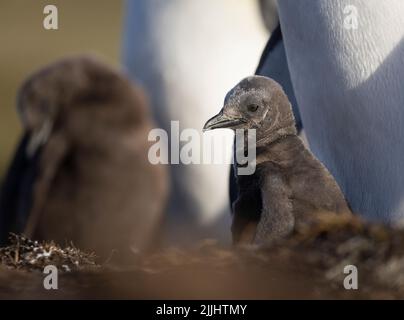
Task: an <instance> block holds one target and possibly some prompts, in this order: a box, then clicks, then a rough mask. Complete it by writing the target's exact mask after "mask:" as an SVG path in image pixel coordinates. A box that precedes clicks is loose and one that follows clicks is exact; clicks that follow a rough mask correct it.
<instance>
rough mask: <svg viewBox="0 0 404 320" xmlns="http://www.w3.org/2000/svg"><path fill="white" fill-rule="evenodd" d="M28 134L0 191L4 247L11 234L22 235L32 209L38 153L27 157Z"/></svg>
mask: <svg viewBox="0 0 404 320" xmlns="http://www.w3.org/2000/svg"><path fill="white" fill-rule="evenodd" d="M28 142H29V134H28V133H26V134H24V136H23V137H22V139H21V142H20V144H19V146H18V148H17V150H16V152H15V155H14V158H13V161H12V162H11V165H10V167H9V169H8V171H7V174H6V176H5V178H4V181H3V183H2V186H1V191H0V245H4V244H6V243H7V240H8V235H9V233H10V232H14V233H21V232H22V231H23V230H24V228H25V224H26V222H27V219H28V216H29V212H30V209H31V205H32V192H33V186H34V181H35V179H36V176H37V174H38V162H39V161H38V160H39V158H40V154H41V150H38V151H37V152H36V153H35V154H34V155H33V156H32V157H31V158H30V157H28V155H27V147H28Z"/></svg>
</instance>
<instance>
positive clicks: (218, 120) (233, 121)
mask: <svg viewBox="0 0 404 320" xmlns="http://www.w3.org/2000/svg"><path fill="white" fill-rule="evenodd" d="M244 122H245V120H244V119H242V118H233V117H229V116H227V115H226V114H224V113H223V112H222V111H221V112H220V113H218V114H217V115H215V116H214V117H212V118H210V119H209V120H208V121H207V122H206V123H205V125H204V127H203V131H207V130H213V129H220V128H233V127H236V126H237V125H239V124H241V123H244Z"/></svg>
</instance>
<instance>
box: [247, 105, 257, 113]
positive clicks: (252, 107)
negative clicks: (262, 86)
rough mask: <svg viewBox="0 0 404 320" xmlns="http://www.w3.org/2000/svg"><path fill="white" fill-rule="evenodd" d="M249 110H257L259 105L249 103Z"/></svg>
mask: <svg viewBox="0 0 404 320" xmlns="http://www.w3.org/2000/svg"><path fill="white" fill-rule="evenodd" d="M247 110H248V111H250V112H255V111H257V110H258V105H256V104H249V105H248V106H247Z"/></svg>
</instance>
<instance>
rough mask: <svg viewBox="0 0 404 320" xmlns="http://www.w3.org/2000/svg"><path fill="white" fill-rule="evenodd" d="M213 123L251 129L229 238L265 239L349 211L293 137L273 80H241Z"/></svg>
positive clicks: (289, 111) (292, 123) (322, 170)
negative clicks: (252, 143) (252, 147)
mask: <svg viewBox="0 0 404 320" xmlns="http://www.w3.org/2000/svg"><path fill="white" fill-rule="evenodd" d="M215 128H231V129H255V130H256V153H257V156H256V170H255V172H254V174H252V175H238V176H237V184H238V187H239V195H238V198H237V200H236V201H235V202H234V203H233V212H234V218H233V219H234V220H233V225H232V232H233V240H234V242H235V243H249V242H255V243H266V242H269V241H271V240H276V239H279V238H282V237H284V236H286V235H288V234H290V233H291V232H292V231H293V230H294V228H295V226H296V224H300V223H303V224H304V223H310V219H312V218H313V217H315V216H316V215H317V214H321V213H325V212H330V213H343V214H350V213H351V211H350V209H349V207H348V205H347V203H346V201H345V199H344V196H343V195H342V193H341V190H340V188H339V186H338V185H337V183H336V181H335V180H334V178H333V177H332V176H331V174H330V173H329V172H328V170H327V169H326V168H325V167H324V166H323V165H322V164H321V162H320V161H319V160H317V159H316V158H315V157H314V155H313V154H312V153H311V152H310V151H309V150H308V149H307V148H306V147H305V146H304V144H303V142H302V140H301V139H300V138H299V137H298V136H297V133H296V128H295V120H294V117H293V113H292V109H291V105H290V103H289V100H288V98H287V96H286V95H285V93H284V92H283V90H282V88H281V86H280V85H279V84H278V83H276V82H275V81H274V80H272V79H270V78H266V77H261V76H253V77H248V78H246V79H244V80H242V81H241V82H240V83H239V84H238V85H237V86H236V87H234V88H233V89H232V90H231V91H230V92H229V93H228V94H227V96H226V99H225V103H224V107H223V109H222V110H221V112H220V113H219V114H218V115H217V116H215V117H213V118H212V119H210V120H209V121H208V122H207V123H206V125H205V129H215Z"/></svg>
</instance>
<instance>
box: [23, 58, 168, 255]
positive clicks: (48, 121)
mask: <svg viewBox="0 0 404 320" xmlns="http://www.w3.org/2000/svg"><path fill="white" fill-rule="evenodd" d="M18 111H19V114H20V117H21V120H22V123H23V126H24V128H25V130H26V131H27V132H28V141H27V147H26V152H27V155H28V157H33V156H34V155H35V154H37V153H38V152H39V153H40V156H39V158H38V159H39V160H38V161H39V163H38V173H37V177H36V179H35V182H34V184H33V189H32V205H31V209H30V212H29V218H28V222H27V225H26V229H25V233H26V234H27V236H31V237H33V238H34V239H46V240H55V241H57V242H61V243H63V242H65V241H68V242H70V241H72V242H73V243H74V244H75V245H76V246H78V247H80V248H81V249H87V250H93V251H95V253H96V254H97V255H100V256H102V257H104V256H105V257H106V256H109V255H110V254H111V252H112V251H118V252H120V253H124V254H127V253H128V252H130V250H132V251H142V250H145V249H147V248H149V247H150V246H152V245H153V244H154V242H155V240H156V236H157V235H158V233H159V228H160V224H161V220H162V212H163V210H164V206H165V199H166V193H167V177H166V173H165V170H164V169H163V168H162V167H161V166H156V165H152V164H150V162H149V161H148V158H147V155H148V149H149V142H148V133H149V130H150V129H151V128H152V121H151V117H150V115H149V111H148V105H147V101H146V99H145V98H144V95H143V92H142V91H141V90H140V89H139V88H137V87H136V86H133V85H132V84H131V83H130V82H129V81H128V80H127V79H126V78H124V77H123V76H122V75H120V74H119V73H118V72H117V71H114V70H113V69H110V68H109V67H107V66H105V65H104V64H102V63H100V62H99V61H97V60H95V59H94V58H92V57H87V56H83V57H73V58H69V59H65V60H62V61H59V62H57V63H55V64H52V65H50V66H48V67H46V68H44V69H42V70H40V71H39V72H37V73H35V74H33V75H32V76H31V77H30V78H29V79H28V80H27V81H26V82H25V84H24V85H23V86H22V88H21V90H20V92H19V96H18Z"/></svg>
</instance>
